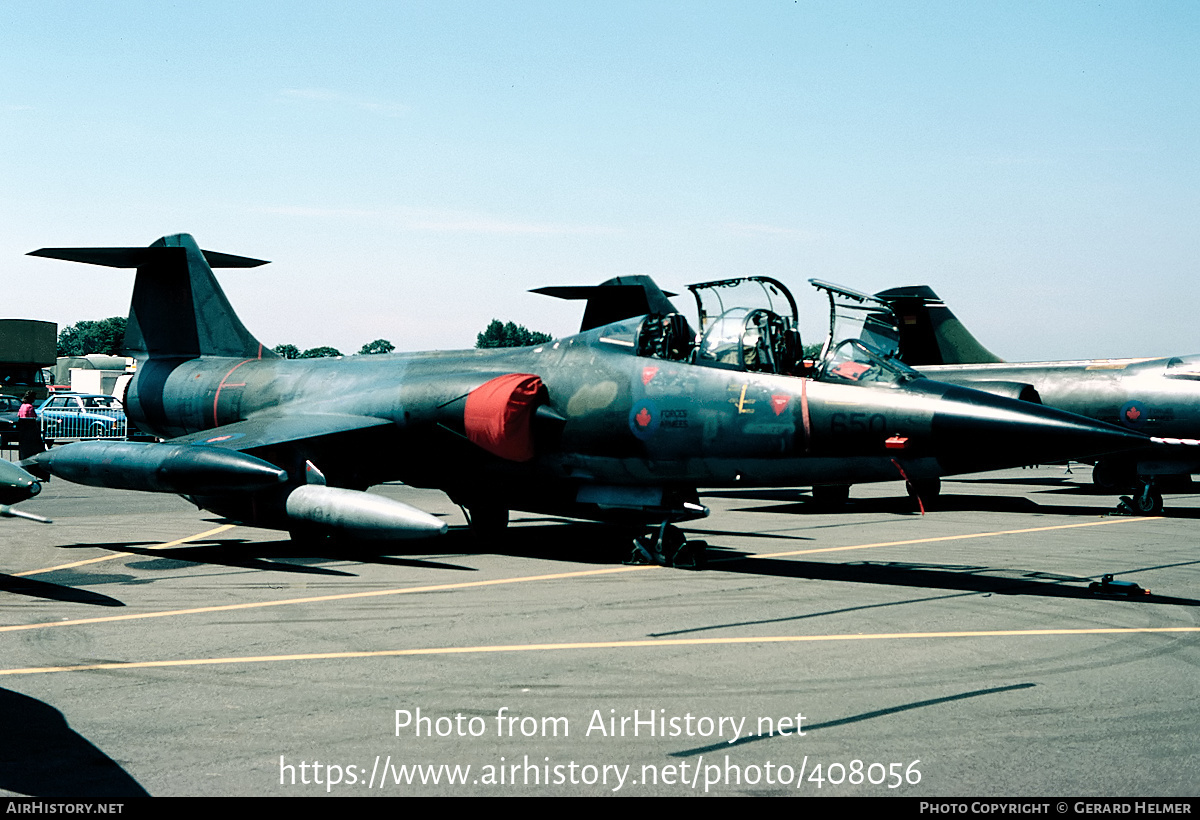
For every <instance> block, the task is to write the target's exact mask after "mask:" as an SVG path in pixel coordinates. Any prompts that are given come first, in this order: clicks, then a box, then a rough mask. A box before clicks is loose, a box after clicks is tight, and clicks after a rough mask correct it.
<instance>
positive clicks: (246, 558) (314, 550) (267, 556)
mask: <svg viewBox="0 0 1200 820" xmlns="http://www.w3.org/2000/svg"><path fill="white" fill-rule="evenodd" d="M153 543H156V542H150V541H140V542H108V543H102V544H100V543H98V544H69V545H66V546H65V547H64V549H79V548H95V549H106V550H113V551H115V552H127V553H130V554H131V555H140V556H144V557H145V558H147V559H148V560H145V561H130V562H127V564H126V566H128V567H129V568H130V569H139V570H161V571H171V570H177V569H181V568H183V567H187V566H191V565H195V564H205V565H211V566H224V567H233V568H238V569H253V570H263V571H274V572H291V573H300V574H308V575H335V576H349V577H354V576H356V575H357V573H355V572H352V571H347V570H343V569H334V568H331V567H323V566H320V564H321V563H323V562H334V561H336V562H338V563H346V562H353V563H363V564H386V565H390V566H412V567H423V568H426V569H454V570H461V571H464V572H474V571H475V570H474V568H472V567H464V566H459V565H455V564H447V563H444V562H440V561H429V560H416V559H404V558H395V557H392V556H393V555H394V554H395V553H393V550H395V549H396V542H387V543H386V544H384V543H382V542H381V543H379V544H378V545H372V544H369V543H364V542H356V543H335V542H332V541H331V542H329V543H328V544H323V545H321V546H319V547H314V546H311V545H304V546H301V545H298V544H297V543H296V542H294V541H291V540H288V539H284V540H280V541H251V540H249V539H244V538H212V539H205V540H203V541H197V542H194V543H193V544H190V545H188V546H181V547H172V548H170V549H167V550H159V549H153V548H152V547H151V548H143V547H141V545H142V544H153ZM427 546H428V545H427V544H426V547H427ZM422 554H425V553H422ZM122 577H127V576H122ZM89 582H95V581H89ZM133 583H144V581H142V580H138V581H133Z"/></svg>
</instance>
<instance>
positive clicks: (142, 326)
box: [29, 233, 275, 359]
mask: <svg viewBox="0 0 1200 820" xmlns="http://www.w3.org/2000/svg"><path fill="white" fill-rule="evenodd" d="M29 255H30V256H43V257H46V258H48V259H65V260H67V261H69V262H85V263H87V264H90V265H104V266H106V267H110V268H137V278H136V279H135V280H134V285H133V301H132V303H131V304H130V307H129V323H128V324H127V325H126V328H125V351H126V353H127V354H128V355H130V356H136V357H138V358H139V359H145V358H172V359H193V358H196V357H199V356H230V357H234V358H253V359H258V358H275V354H274V353H272V352H271V351H270V350H269V349H264V348H263V345H262V342H260V341H258V340H257V339H255V338H254V336H252V335H251V334H250V331H248V330H246V328H245V326H244V325H243V324H242V322H241V320H240V319H238V317H237V314H236V313H234V311H233V307H232V306H231V305H230V304H229V300H228V299H227V298H225V293H224V292H223V291H222V290H221V286H220V285H219V284H217V279H216V277H215V276H213V272H212V269H213V268H254V267H258V266H259V265H265V264H267V263H266V261H264V260H262V259H249V258H247V257H244V256H233V255H231V254H227V253H217V252H215V251H205V250H201V249H200V247H199V246H198V245H197V244H196V240H195V239H193V238H192V237H191V235H190V234H186V233H180V234H174V235H172V236H164V237H163V238H162V239H159V240H158V241H157V242H155V243H154V244H153V245H151V246H150V247H148V248H42V249H41V250H37V251H33V252H32V253H31V254H29Z"/></svg>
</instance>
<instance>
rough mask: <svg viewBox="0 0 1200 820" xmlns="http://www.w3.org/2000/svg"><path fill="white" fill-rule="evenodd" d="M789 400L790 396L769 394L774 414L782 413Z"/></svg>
mask: <svg viewBox="0 0 1200 820" xmlns="http://www.w3.org/2000/svg"><path fill="white" fill-rule="evenodd" d="M791 400H792V397H791V396H771V409H772V410H774V411H775V415H777V416H778V415H782V414H783V411H784V410H786V409H787V406H788V402H790V401H791Z"/></svg>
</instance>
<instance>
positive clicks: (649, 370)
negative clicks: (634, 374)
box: [642, 367, 658, 384]
mask: <svg viewBox="0 0 1200 820" xmlns="http://www.w3.org/2000/svg"><path fill="white" fill-rule="evenodd" d="M657 372H658V368H657V367H643V368H642V384H650V380H651V379H653V378H654V374H655V373H657Z"/></svg>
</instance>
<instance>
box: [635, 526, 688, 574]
mask: <svg viewBox="0 0 1200 820" xmlns="http://www.w3.org/2000/svg"><path fill="white" fill-rule="evenodd" d="M707 548H708V544H706V543H705V542H704V541H689V540H688V539H687V536H685V535H684V534H683V531H682V530H680V529H679V527H676V526H675V525H674V524H668V523H667V522H666V521H664V522H663V523H662V524H660V525H658V526H657V527H651V528H650V529H649V530H648V531H646V532H644V533H642V534H639V535H637V536H635V537H634V539H633V552H632V553H631V554H630V556H629V560H628V561H626V562H625V563H627V564H658V565H659V566H664V567H676V568H677V569H703V567H704V564H705V552H706V550H707Z"/></svg>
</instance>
